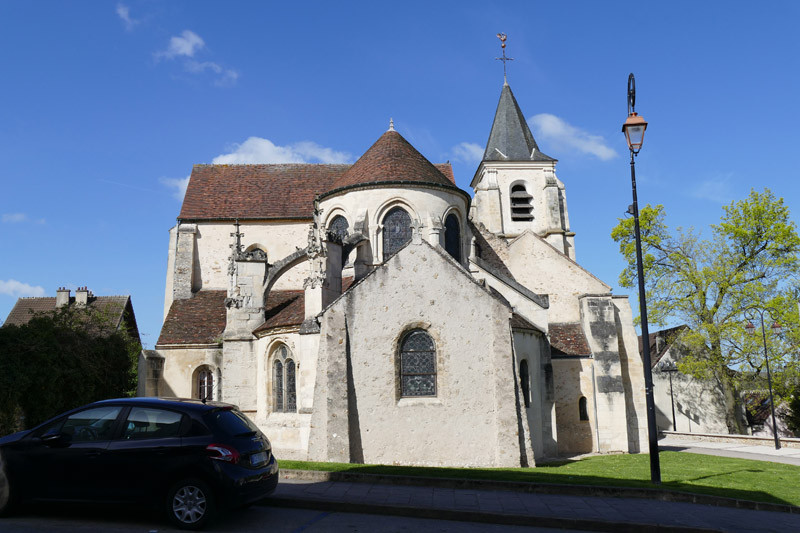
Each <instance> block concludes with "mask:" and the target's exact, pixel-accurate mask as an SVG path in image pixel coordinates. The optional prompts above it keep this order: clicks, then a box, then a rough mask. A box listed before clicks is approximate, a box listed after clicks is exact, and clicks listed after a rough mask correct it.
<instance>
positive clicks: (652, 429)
mask: <svg viewBox="0 0 800 533" xmlns="http://www.w3.org/2000/svg"><path fill="white" fill-rule="evenodd" d="M635 106H636V80H635V79H634V77H633V73H631V74H630V75H629V76H628V118H627V120H625V123H624V124H623V125H622V133H624V134H625V139H626V140H627V142H628V150H630V152H631V188H632V190H633V205H632V206H631V207H633V221H634V233H635V237H636V273H637V276H638V278H639V314H640V316H641V319H642V347H643V350H642V358H643V361H642V362H643V363H644V393H645V401H646V404H647V441H648V444H649V448H650V481H651V482H652V483H653V484H655V485H660V484H661V464H660V462H659V458H658V430H657V429H656V406H655V401H654V400H653V369H652V368H651V363H650V332H649V331H648V329H647V302H646V299H645V289H644V269H643V267H642V236H641V233H640V230H639V202H638V200H637V197H636V163H635V161H634V156H636V155H638V154H639V150H641V149H642V143H643V141H644V131H645V130H646V129H647V122H645V120H644V119H643V118H642V117H640V116H639V115H638V114H637V113H636V111H635V110H634V107H635Z"/></svg>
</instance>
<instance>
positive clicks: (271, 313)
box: [253, 291, 306, 334]
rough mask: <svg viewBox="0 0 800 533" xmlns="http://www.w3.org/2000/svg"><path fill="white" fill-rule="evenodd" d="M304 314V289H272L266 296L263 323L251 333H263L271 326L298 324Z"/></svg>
mask: <svg viewBox="0 0 800 533" xmlns="http://www.w3.org/2000/svg"><path fill="white" fill-rule="evenodd" d="M305 316H306V299H305V291H272V292H270V293H269V296H267V304H266V306H265V316H264V318H265V320H264V323H263V324H261V325H260V326H258V327H257V328H256V329H255V331H253V333H254V334H258V333H263V332H265V331H267V330H270V329H272V328H281V327H288V326H299V325H300V324H302V323H303V319H304V318H305Z"/></svg>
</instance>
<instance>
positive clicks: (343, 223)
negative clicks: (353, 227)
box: [328, 215, 350, 268]
mask: <svg viewBox="0 0 800 533" xmlns="http://www.w3.org/2000/svg"><path fill="white" fill-rule="evenodd" d="M349 229H350V224H349V223H348V222H347V219H346V218H344V217H343V216H342V215H336V216H335V217H333V219H332V220H331V223H330V224H328V231H330V232H331V233H333V234H335V235H338V236H339V238H340V239H342V240H344V239H345V237H347V235H348V233H349V232H348V230H349ZM347 259H348V257H347V256H346V255H345V254H344V253H342V268H344V266H345V265H346V264H347Z"/></svg>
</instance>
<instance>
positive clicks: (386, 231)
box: [383, 207, 411, 260]
mask: <svg viewBox="0 0 800 533" xmlns="http://www.w3.org/2000/svg"><path fill="white" fill-rule="evenodd" d="M410 240H411V216H409V214H408V213H407V212H406V210H405V209H403V208H402V207H393V208H392V209H390V210H389V212H388V213H386V216H385V217H383V259H384V260H385V259H386V258H387V257H389V256H390V255H392V254H393V253H395V252H396V251H397V250H399V249H400V248H402V247H403V245H405V244H406V243H407V242H408V241H410Z"/></svg>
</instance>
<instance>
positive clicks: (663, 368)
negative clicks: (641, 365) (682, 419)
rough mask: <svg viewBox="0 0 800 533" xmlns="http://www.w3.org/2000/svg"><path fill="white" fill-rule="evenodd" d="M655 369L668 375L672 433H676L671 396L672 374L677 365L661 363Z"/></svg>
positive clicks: (668, 362)
mask: <svg viewBox="0 0 800 533" xmlns="http://www.w3.org/2000/svg"><path fill="white" fill-rule="evenodd" d="M656 368H658V371H659V372H661V373H667V374H668V375H669V401H670V402H671V403H672V431H678V430H677V429H675V396H673V395H672V374H674V373H675V372H677V371H678V365H677V364H675V361H661V362H660V363H658V364H657V365H656Z"/></svg>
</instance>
